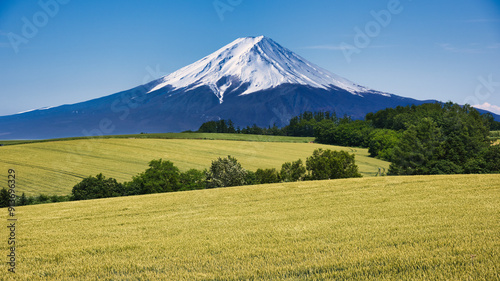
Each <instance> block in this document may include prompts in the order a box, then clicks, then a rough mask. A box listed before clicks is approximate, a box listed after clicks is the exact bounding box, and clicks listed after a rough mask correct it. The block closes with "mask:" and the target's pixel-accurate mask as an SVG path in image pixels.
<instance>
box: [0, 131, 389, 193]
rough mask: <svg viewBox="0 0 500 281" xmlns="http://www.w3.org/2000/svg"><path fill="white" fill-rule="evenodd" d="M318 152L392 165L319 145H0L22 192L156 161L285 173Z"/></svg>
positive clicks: (128, 171) (124, 172)
mask: <svg viewBox="0 0 500 281" xmlns="http://www.w3.org/2000/svg"><path fill="white" fill-rule="evenodd" d="M317 148H324V149H332V150H346V151H349V152H351V153H354V154H355V155H356V158H355V161H356V164H357V165H358V166H359V170H360V172H361V174H363V175H364V176H373V175H375V174H376V173H377V172H378V167H383V168H385V169H387V168H388V167H389V162H385V161H382V160H379V159H374V158H371V157H368V151H367V149H362V148H348V147H340V146H329V145H320V144H315V143H282V142H257V141H229V140H193V139H128V138H126V139H116V138H109V139H85V140H71V141H56V142H44V143H32V144H20V145H12V146H5V147H0V153H1V154H0V155H1V159H0V173H1V171H4V173H6V172H7V170H8V169H10V168H13V169H16V172H17V176H18V179H17V191H18V193H19V194H20V193H21V192H25V193H26V194H28V195H38V194H40V193H43V194H49V195H67V194H69V193H71V189H72V188H73V186H74V185H75V184H77V183H78V182H80V181H81V180H82V179H83V178H85V177H88V176H91V175H92V176H95V175H97V174H98V173H103V174H104V175H105V176H106V177H113V178H116V179H117V180H118V181H120V182H124V181H130V180H131V179H132V177H133V176H135V175H137V174H138V173H141V172H143V171H144V170H145V169H146V168H147V167H148V163H149V161H151V160H153V159H159V158H163V159H164V160H170V161H172V162H173V163H174V164H175V165H176V166H177V167H179V168H180V169H181V170H183V171H185V170H188V169H191V168H195V169H201V170H202V169H205V168H208V167H209V166H210V163H211V161H213V160H215V159H217V157H226V156H228V155H231V156H233V157H236V158H237V159H238V161H239V162H240V163H241V164H242V165H243V167H244V168H246V169H248V170H252V171H255V170H256V169H258V168H276V169H278V170H279V169H280V168H281V165H282V164H283V163H284V162H289V161H295V160H297V159H299V158H301V159H302V160H303V161H305V160H306V158H307V157H309V156H310V155H311V154H312V152H313V151H314V149H317Z"/></svg>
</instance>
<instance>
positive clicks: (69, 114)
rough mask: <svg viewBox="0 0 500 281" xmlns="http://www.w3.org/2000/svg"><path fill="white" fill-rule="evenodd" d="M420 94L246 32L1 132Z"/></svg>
mask: <svg viewBox="0 0 500 281" xmlns="http://www.w3.org/2000/svg"><path fill="white" fill-rule="evenodd" d="M425 102H434V101H419V100H415V99H411V98H403V97H400V96H396V95H392V94H388V93H383V92H379V91H376V90H372V89H368V88H366V87H363V86H360V85H357V84H355V83H353V82H351V81H349V80H347V79H345V78H342V77H340V76H337V75H335V74H332V73H330V72H328V71H326V70H324V69H322V68H320V67H318V66H316V65H314V64H312V63H310V62H308V61H307V60H305V59H303V58H302V57H300V56H298V55H296V54H295V53H293V52H292V51H290V50H288V49H286V48H284V47H282V46H280V45H279V44H278V43H276V42H274V41H273V40H271V39H269V38H267V37H263V36H259V37H246V38H240V39H237V40H235V41H234V42H232V43H230V44H228V45H226V46H224V47H223V48H221V49H219V50H218V51H216V52H214V53H213V54H211V55H208V56H206V57H204V58H202V59H201V60H199V61H197V62H195V63H193V64H191V65H188V66H186V67H184V68H181V69H179V70H178V71H176V72H174V73H171V74H169V75H167V76H165V77H162V78H160V79H157V80H155V81H151V82H149V83H147V84H145V85H141V86H138V87H136V88H133V89H130V90H127V91H123V92H119V93H116V94H113V95H109V96H106V97H102V98H99V99H94V100H90V101H86V102H82V103H77V104H73V105H63V106H58V107H50V108H45V109H40V110H33V111H29V112H25V113H21V114H16V115H11V116H4V117H0V138H2V139H44V138H62V137H75V136H99V135H110V134H136V133H141V132H147V133H163V132H180V131H185V130H197V129H198V128H199V126H200V125H201V124H202V123H203V122H206V121H210V120H218V119H232V120H233V121H234V122H235V124H236V125H238V126H251V125H253V124H256V125H258V126H265V127H267V126H272V125H273V124H276V125H277V126H284V125H287V124H288V122H289V120H290V118H292V117H293V116H296V115H298V114H300V113H302V112H304V111H320V110H321V111H335V112H336V113H337V114H338V115H339V116H343V115H350V116H352V117H353V118H355V119H359V118H364V116H365V115H366V114H367V113H369V112H376V111H378V110H380V109H385V108H387V107H395V106H398V105H401V106H405V105H410V104H422V103H425ZM495 118H496V119H497V120H500V117H499V116H495Z"/></svg>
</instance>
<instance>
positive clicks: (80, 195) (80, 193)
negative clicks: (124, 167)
mask: <svg viewBox="0 0 500 281" xmlns="http://www.w3.org/2000/svg"><path fill="white" fill-rule="evenodd" d="M121 190H122V185H121V184H120V183H118V182H117V181H116V180H115V179H113V178H109V179H107V178H106V177H104V176H103V175H102V174H98V175H97V176H96V177H88V178H85V179H83V180H82V181H81V182H80V183H78V184H76V185H75V186H74V187H73V190H72V191H71V194H72V199H73V200H87V199H96V198H108V197H115V196H120V195H121ZM49 200H50V198H49V197H48V196H45V195H42V194H40V196H39V197H38V198H37V200H36V201H38V202H40V203H43V202H47V201H49Z"/></svg>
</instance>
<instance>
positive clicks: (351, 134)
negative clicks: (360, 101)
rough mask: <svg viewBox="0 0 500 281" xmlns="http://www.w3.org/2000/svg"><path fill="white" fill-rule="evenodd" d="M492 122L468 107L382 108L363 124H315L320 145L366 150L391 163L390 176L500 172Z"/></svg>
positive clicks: (423, 106)
mask: <svg viewBox="0 0 500 281" xmlns="http://www.w3.org/2000/svg"><path fill="white" fill-rule="evenodd" d="M497 123H498V122H495V121H494V120H493V117H492V116H491V115H490V114H484V115H481V114H480V113H479V112H478V111H477V110H475V109H474V108H472V107H471V106H469V105H465V106H460V105H458V104H453V103H451V102H450V103H446V104H440V103H434V104H423V105H419V106H406V107H396V108H388V109H385V110H381V111H378V112H377V113H374V114H373V113H369V114H368V115H367V116H366V120H363V121H362V120H357V121H351V122H344V123H340V124H327V125H325V124H319V125H318V127H317V129H316V140H317V141H318V142H321V143H327V144H336V145H347V146H360V147H367V148H368V149H369V152H370V154H371V156H373V157H378V158H381V159H384V160H387V161H390V162H392V163H391V166H390V168H389V174H390V175H428V174H461V173H498V172H500V165H499V164H498V163H500V146H492V145H491V141H490V139H489V132H490V128H491V126H496V125H497Z"/></svg>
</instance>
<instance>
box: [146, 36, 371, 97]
mask: <svg viewBox="0 0 500 281" xmlns="http://www.w3.org/2000/svg"><path fill="white" fill-rule="evenodd" d="M221 79H223V80H221ZM243 84H245V85H247V86H248V88H246V89H245V91H244V92H243V93H241V95H248V94H251V93H254V92H257V91H261V90H266V89H270V88H274V87H276V86H279V85H282V84H300V85H308V86H311V87H314V88H321V89H329V88H331V87H337V88H341V89H344V90H346V91H348V92H350V93H352V94H361V93H364V92H368V91H371V90H370V89H367V88H365V87H362V86H359V85H357V84H355V83H353V82H351V81H349V80H347V79H345V78H342V77H340V76H338V75H335V74H333V73H330V72H328V71H327V70H325V69H322V68H320V67H318V66H316V65H314V64H312V63H310V62H308V61H307V60H305V59H304V58H302V57H300V56H299V55H297V54H295V53H293V52H292V51H290V50H288V49H286V48H284V47H282V46H281V45H279V44H278V43H276V42H274V41H273V40H272V39H270V38H268V37H265V36H258V37H244V38H238V39H236V40H234V41H233V42H231V43H230V44H228V45H226V46H224V47H222V48H221V49H219V50H217V51H216V52H214V53H212V54H210V55H208V56H206V57H204V58H202V59H201V60H199V61H197V62H195V63H192V64H190V65H188V66H186V67H183V68H181V69H179V70H177V71H176V72H173V73H171V74H169V75H166V76H164V77H162V78H160V79H158V80H156V81H154V83H153V86H152V89H151V90H150V91H149V92H153V91H156V90H159V89H161V88H163V87H166V86H171V87H173V89H180V88H185V89H186V90H191V89H195V88H197V87H200V86H203V85H205V86H208V87H210V88H211V89H212V91H213V92H214V94H215V95H216V96H217V97H218V98H219V101H220V103H222V102H223V98H224V94H225V93H226V90H228V89H229V88H230V87H232V86H233V88H232V90H234V87H236V89H237V88H238V87H240V86H242V85H243Z"/></svg>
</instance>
